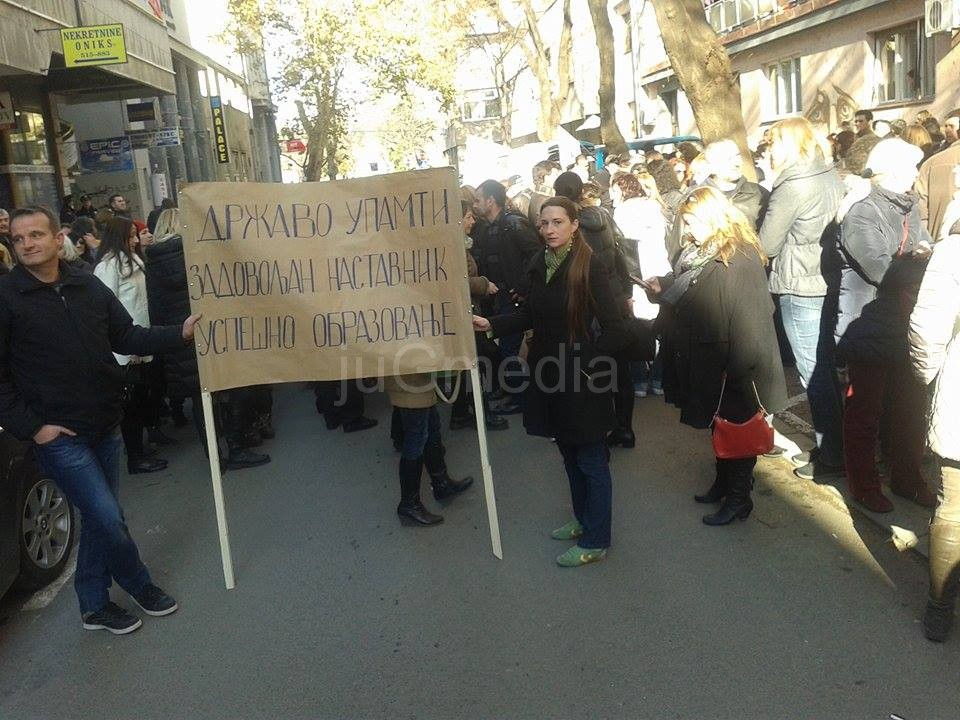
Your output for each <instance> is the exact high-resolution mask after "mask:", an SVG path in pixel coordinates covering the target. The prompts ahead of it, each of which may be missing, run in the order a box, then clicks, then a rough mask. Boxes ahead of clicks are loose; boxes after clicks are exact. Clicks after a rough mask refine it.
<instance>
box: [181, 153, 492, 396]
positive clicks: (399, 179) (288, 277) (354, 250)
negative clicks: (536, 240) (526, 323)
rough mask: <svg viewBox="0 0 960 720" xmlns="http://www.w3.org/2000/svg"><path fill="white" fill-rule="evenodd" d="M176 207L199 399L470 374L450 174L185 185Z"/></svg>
mask: <svg viewBox="0 0 960 720" xmlns="http://www.w3.org/2000/svg"><path fill="white" fill-rule="evenodd" d="M180 204H181V208H182V212H183V221H184V224H185V228H184V253H185V256H186V263H187V280H188V282H189V285H190V299H191V307H192V309H193V312H195V313H202V314H203V319H202V320H201V321H200V323H199V324H198V325H197V332H196V340H195V342H196V347H197V359H198V361H199V366H200V381H201V384H202V386H203V388H204V389H205V390H226V389H229V388H234V387H241V386H246V385H257V384H264V383H279V382H295V381H299V380H339V379H344V378H357V377H382V376H384V375H400V374H407V373H415V372H432V371H438V370H465V369H469V368H471V367H472V366H473V363H474V361H475V360H476V344H475V343H474V339H473V330H472V327H471V322H470V319H471V311H470V298H469V291H468V288H467V283H466V281H465V277H466V273H467V268H466V258H465V255H464V243H463V230H462V229H461V225H460V222H461V215H462V213H461V211H460V196H459V192H458V190H457V186H456V177H455V175H454V174H453V171H452V170H448V169H440V170H425V171H414V172H409V173H398V174H394V175H379V176H375V177H371V178H364V179H359V180H344V181H338V182H325V183H301V184H293V185H280V184H275V183H198V184H194V185H190V186H188V187H187V188H186V189H185V190H184V191H183V193H182V194H181V203H180Z"/></svg>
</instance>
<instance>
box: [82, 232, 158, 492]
mask: <svg viewBox="0 0 960 720" xmlns="http://www.w3.org/2000/svg"><path fill="white" fill-rule="evenodd" d="M138 242H139V238H138V235H137V227H136V225H134V224H133V221H132V220H130V219H128V218H122V217H112V218H110V219H109V220H107V221H106V222H105V223H104V230H103V238H102V241H101V243H100V252H99V257H100V261H99V262H98V263H97V266H96V267H95V268H94V270H93V273H94V275H96V276H97V277H98V278H100V281H101V282H102V283H103V284H104V285H106V286H107V287H108V288H110V290H111V292H113V294H114V295H116V296H117V299H119V300H120V303H121V304H122V305H123V307H124V308H125V309H126V311H127V312H128V313H130V317H131V318H133V322H134V323H135V324H137V325H140V326H141V327H150V311H149V309H148V305H147V281H146V275H145V273H144V262H143V259H142V258H141V257H140V255H139V253H138V252H137V250H136V247H137V244H138ZM114 357H115V358H116V359H117V362H118V363H120V365H123V366H124V371H125V382H124V384H125V391H124V394H125V403H124V408H123V420H122V421H121V422H120V432H121V434H122V435H123V444H124V446H125V447H126V449H127V470H128V471H129V472H130V473H131V474H134V473H148V472H157V471H158V470H164V469H165V468H166V467H167V461H166V460H163V459H161V458H149V457H147V454H146V449H145V448H144V444H143V431H144V429H145V427H146V426H147V423H148V422H149V417H148V414H147V409H148V408H149V406H150V392H149V384H148V382H147V374H146V373H145V372H144V365H145V364H146V363H149V362H151V361H152V360H153V357H152V356H149V355H148V356H146V357H137V356H133V355H117V354H116V353H114Z"/></svg>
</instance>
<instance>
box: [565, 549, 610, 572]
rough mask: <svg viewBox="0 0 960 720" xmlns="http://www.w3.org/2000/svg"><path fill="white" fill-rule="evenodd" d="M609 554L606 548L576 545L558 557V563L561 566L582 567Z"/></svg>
mask: <svg viewBox="0 0 960 720" xmlns="http://www.w3.org/2000/svg"><path fill="white" fill-rule="evenodd" d="M606 556H607V549H606V548H595V549H590V548H582V547H580V546H579V545H574V546H573V547H572V548H570V549H569V550H567V551H566V552H565V553H564V554H563V555H561V556H560V557H558V558H557V565H559V566H560V567H580V566H581V565H587V564H588V563H592V562H599V561H600V560H603V559H604V558H605V557H606Z"/></svg>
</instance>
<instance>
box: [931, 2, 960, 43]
mask: <svg viewBox="0 0 960 720" xmlns="http://www.w3.org/2000/svg"><path fill="white" fill-rule="evenodd" d="M923 26H924V34H925V35H926V36H927V37H930V36H931V35H936V34H937V33H942V32H951V31H952V30H956V29H957V28H960V0H925V2H924V6H923Z"/></svg>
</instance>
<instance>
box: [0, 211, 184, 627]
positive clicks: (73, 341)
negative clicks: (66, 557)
mask: <svg viewBox="0 0 960 720" xmlns="http://www.w3.org/2000/svg"><path fill="white" fill-rule="evenodd" d="M10 230H11V232H10V234H11V237H12V240H13V249H14V252H15V253H16V255H17V259H18V261H19V264H18V265H17V266H16V267H15V268H14V269H13V271H12V272H11V273H10V274H9V275H6V276H4V277H2V278H0V425H2V426H3V427H4V428H5V429H6V430H7V431H9V432H10V433H12V434H13V435H14V436H16V437H18V438H20V439H22V440H31V439H32V440H33V442H34V444H35V445H34V447H35V451H36V456H37V460H38V462H39V464H40V466H41V468H42V469H43V470H44V472H46V473H47V474H48V475H49V477H51V478H52V479H53V480H54V481H55V482H56V483H57V485H58V486H59V487H60V489H61V490H63V492H64V493H65V494H66V496H67V497H68V498H69V500H70V501H71V503H73V505H74V506H75V507H76V508H77V509H79V510H80V513H81V515H82V517H83V527H82V529H81V534H80V547H79V551H78V554H77V570H76V580H75V586H76V591H77V596H78V598H79V600H80V613H81V616H82V618H83V627H84V628H85V629H87V630H109V631H110V632H112V633H114V634H117V635H122V634H125V633H128V632H132V631H134V630H136V629H137V628H138V627H140V625H141V624H142V623H141V620H140V619H139V618H137V617H135V616H133V615H131V614H130V613H129V612H127V611H126V610H124V609H122V608H120V607H119V606H117V605H115V604H113V603H112V602H110V597H109V594H108V590H109V588H110V584H111V581H112V580H115V581H116V582H117V584H118V585H119V586H120V587H122V588H123V589H124V590H126V591H127V592H128V593H129V594H130V596H131V597H132V598H133V600H134V601H135V602H136V604H137V605H139V606H140V608H141V609H142V610H143V611H144V612H146V613H147V614H148V615H156V616H160V615H169V614H170V613H172V612H174V611H176V609H177V603H176V601H175V600H174V599H173V598H171V597H170V596H169V595H167V594H166V593H164V592H163V590H161V589H160V588H158V587H157V586H156V585H154V584H153V581H152V580H151V578H150V573H149V572H148V571H147V568H146V567H144V565H143V563H142V562H141V561H140V554H139V551H138V550H137V545H136V543H135V542H134V541H133V538H131V537H130V531H129V530H128V529H127V524H126V521H125V520H124V517H123V510H122V508H121V507H120V503H119V501H118V499H117V489H118V484H119V467H120V465H119V460H120V448H121V445H122V443H121V440H120V431H119V422H120V406H121V405H120V392H121V388H122V385H123V377H122V374H121V368H120V366H119V365H118V364H117V362H116V360H114V357H113V354H112V352H113V351H116V352H118V353H123V354H127V355H153V354H155V353H162V352H168V351H172V350H174V349H176V348H179V347H181V346H182V345H183V343H184V342H187V341H191V340H192V339H193V329H194V325H195V324H196V322H197V320H198V319H199V316H196V315H191V316H190V317H188V318H187V319H186V320H185V321H184V323H183V326H182V327H179V326H165V327H153V328H143V327H140V326H138V325H134V324H133V321H132V320H131V319H130V315H129V314H128V313H127V311H126V310H125V309H124V307H123V305H121V304H120V301H119V300H118V299H117V298H116V296H115V295H114V294H113V293H112V292H110V290H109V289H108V288H107V287H106V286H105V285H104V284H103V283H101V282H100V280H98V279H97V278H96V277H94V276H93V275H90V274H89V273H83V272H79V271H76V270H73V269H72V268H70V267H69V266H68V265H66V264H65V263H63V262H60V261H59V259H58V257H57V254H58V252H59V250H60V247H61V246H62V245H63V242H64V235H63V233H61V232H59V225H58V224H57V221H56V218H55V217H54V216H53V214H52V213H51V212H50V211H49V210H47V209H46V208H39V207H29V208H22V209H19V210H15V211H14V212H13V215H12V217H11V222H10ZM77 377H82V378H83V382H80V383H78V382H76V381H75V378H77ZM41 517H42V516H41ZM41 531H44V529H43V528H42V527H41Z"/></svg>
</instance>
